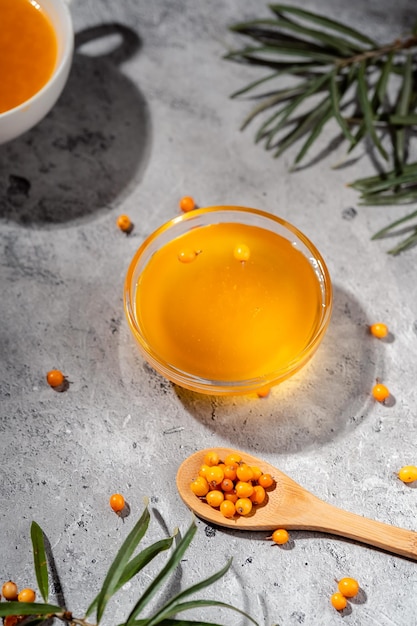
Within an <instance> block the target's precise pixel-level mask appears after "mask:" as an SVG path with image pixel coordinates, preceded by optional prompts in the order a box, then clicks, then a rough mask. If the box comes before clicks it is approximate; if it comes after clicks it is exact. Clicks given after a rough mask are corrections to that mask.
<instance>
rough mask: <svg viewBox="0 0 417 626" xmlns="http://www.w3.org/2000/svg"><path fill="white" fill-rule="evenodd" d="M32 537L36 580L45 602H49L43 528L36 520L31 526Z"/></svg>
mask: <svg viewBox="0 0 417 626" xmlns="http://www.w3.org/2000/svg"><path fill="white" fill-rule="evenodd" d="M30 537H31V540H32V550H33V562H34V566H35V574H36V581H37V583H38V587H39V591H40V592H41V595H42V598H43V599H44V602H48V596H49V585H48V565H47V562H46V554H45V542H44V538H43V531H42V528H41V527H40V526H39V524H37V523H36V522H32V524H31V526H30Z"/></svg>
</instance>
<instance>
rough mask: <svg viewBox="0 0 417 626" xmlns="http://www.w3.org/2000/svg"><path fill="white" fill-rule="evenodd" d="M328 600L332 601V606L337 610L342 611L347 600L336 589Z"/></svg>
mask: <svg viewBox="0 0 417 626" xmlns="http://www.w3.org/2000/svg"><path fill="white" fill-rule="evenodd" d="M330 602H331V603H332V606H333V607H334V608H335V609H337V610H338V611H343V609H345V608H346V607H347V600H346V598H345V596H343V595H342V594H341V593H339V592H338V591H336V593H334V594H333V595H332V597H331V598H330Z"/></svg>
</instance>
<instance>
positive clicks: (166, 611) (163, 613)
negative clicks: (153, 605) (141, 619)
mask: <svg viewBox="0 0 417 626" xmlns="http://www.w3.org/2000/svg"><path fill="white" fill-rule="evenodd" d="M231 564H232V559H229V561H228V562H227V563H226V565H225V566H224V567H222V569H221V570H219V571H218V572H216V573H214V574H212V575H211V576H209V577H208V578H205V579H204V580H201V581H200V582H198V583H196V584H195V585H192V586H191V587H188V589H184V590H183V591H180V592H179V593H178V594H177V595H176V596H174V597H173V598H170V600H169V601H168V602H167V603H166V604H165V605H164V606H163V607H162V608H161V609H159V611H157V613H155V615H154V616H153V617H152V619H151V620H150V622H149V626H153V625H154V624H157V623H159V622H160V621H161V619H163V618H165V617H169V616H170V615H173V613H172V611H171V610H172V607H173V606H174V605H177V604H178V603H179V602H180V601H181V600H183V599H184V598H186V597H187V596H190V595H192V594H193V593H198V592H199V591H201V589H205V588H206V587H209V586H210V585H213V584H214V583H215V582H216V581H218V580H219V579H220V578H223V576H224V575H225V574H226V572H227V571H228V570H229V569H230V566H231ZM155 620H158V621H155Z"/></svg>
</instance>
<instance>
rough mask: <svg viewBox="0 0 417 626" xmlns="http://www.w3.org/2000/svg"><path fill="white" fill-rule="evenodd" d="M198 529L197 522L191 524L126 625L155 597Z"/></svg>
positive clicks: (135, 607) (133, 610)
mask: <svg viewBox="0 0 417 626" xmlns="http://www.w3.org/2000/svg"><path fill="white" fill-rule="evenodd" d="M196 531H197V526H196V524H195V522H193V523H192V524H191V526H190V527H189V529H188V530H187V532H186V533H185V535H184V537H183V538H182V539H181V540H180V541H179V542H178V544H177V546H176V548H175V550H174V552H173V553H172V555H171V557H170V559H169V560H168V562H167V563H166V564H165V566H164V567H163V568H162V570H161V571H160V572H159V574H158V575H157V576H156V578H154V580H153V581H152V582H151V583H150V585H148V587H147V589H146V590H145V591H144V593H143V594H142V596H141V597H140V598H139V600H138V601H137V602H136V604H135V606H134V607H133V609H132V610H131V612H130V614H129V616H128V618H127V621H126V626H131V624H132V623H133V621H134V620H135V618H136V617H137V616H138V615H139V613H140V612H141V610H142V609H143V608H144V607H145V606H146V605H147V604H148V602H149V601H150V600H151V598H153V596H154V595H155V593H156V592H157V590H158V589H159V587H160V586H161V584H162V583H163V581H164V580H165V578H167V576H169V575H170V574H172V573H173V572H174V571H175V569H176V567H177V566H178V564H179V562H180V561H181V559H182V557H183V556H184V553H185V551H186V550H187V548H188V546H189V545H190V543H191V541H192V539H193V537H194V535H195V533H196Z"/></svg>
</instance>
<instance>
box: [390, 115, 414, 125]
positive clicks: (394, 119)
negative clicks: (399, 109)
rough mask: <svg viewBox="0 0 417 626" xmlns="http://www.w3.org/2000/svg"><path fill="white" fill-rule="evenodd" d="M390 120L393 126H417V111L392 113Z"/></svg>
mask: <svg viewBox="0 0 417 626" xmlns="http://www.w3.org/2000/svg"><path fill="white" fill-rule="evenodd" d="M388 122H389V123H390V124H392V125H393V126H417V113H409V114H408V115H397V114H394V115H390V116H389V117H388Z"/></svg>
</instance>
